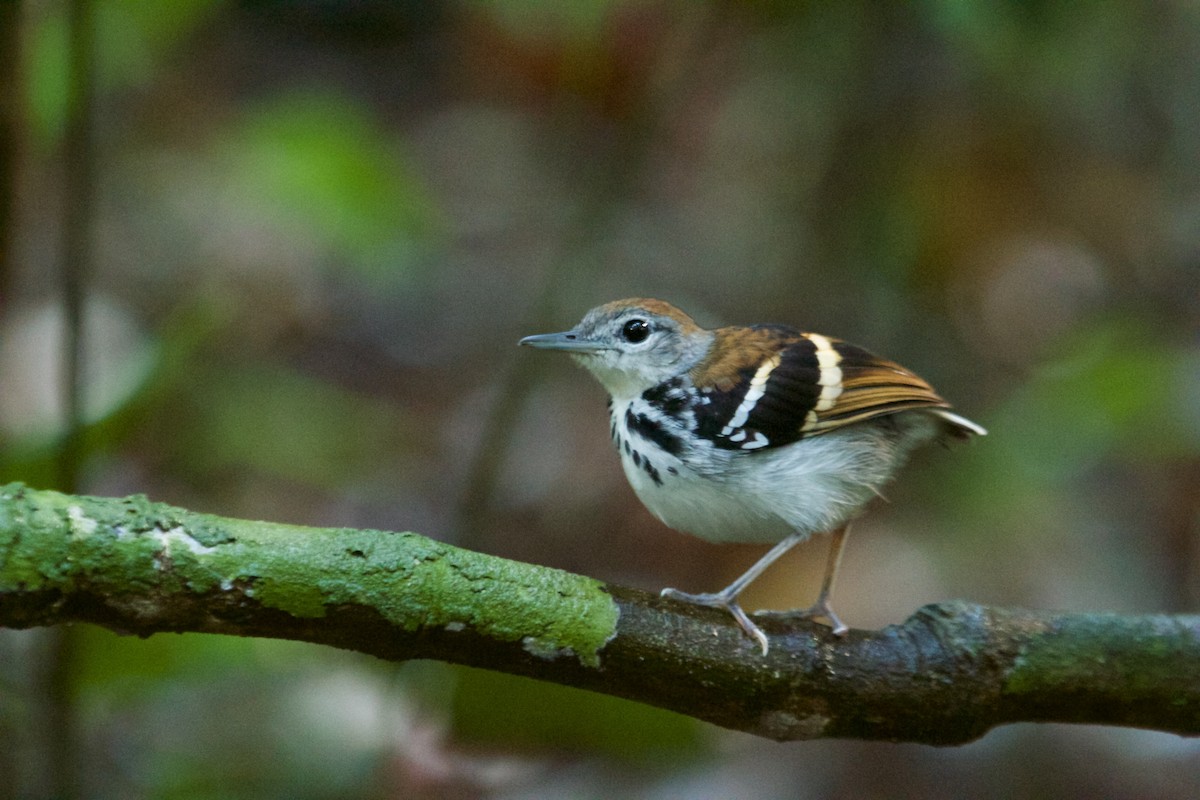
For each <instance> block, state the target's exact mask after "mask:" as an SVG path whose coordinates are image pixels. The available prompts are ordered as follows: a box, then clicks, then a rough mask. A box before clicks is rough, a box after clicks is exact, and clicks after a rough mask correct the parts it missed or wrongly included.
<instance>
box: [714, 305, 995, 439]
mask: <svg viewBox="0 0 1200 800" xmlns="http://www.w3.org/2000/svg"><path fill="white" fill-rule="evenodd" d="M718 333H719V334H720V335H719V336H718V338H717V343H716V344H715V345H714V347H713V350H712V352H710V353H709V355H708V357H707V358H706V359H705V360H704V361H703V362H702V363H700V364H699V365H698V366H697V367H696V368H695V369H694V370H692V373H691V378H692V382H693V383H694V384H695V386H696V388H697V389H698V390H699V391H700V395H699V402H698V404H697V406H696V409H695V413H696V418H697V432H698V433H699V434H700V435H701V436H705V437H707V438H709V439H711V440H712V441H713V442H714V443H715V444H716V445H717V446H718V447H723V448H728V449H744V450H756V449H762V448H769V447H779V446H781V445H785V444H790V443H791V442H795V441H797V440H799V439H801V438H803V437H805V436H816V435H819V434H823V433H828V432H829V431H833V430H837V429H838V428H841V427H843V426H846V425H852V424H854V423H856V422H862V421H864V420H868V419H873V418H875V417H880V416H883V415H885V414H892V413H895V412H897V411H904V410H907V409H914V408H929V409H946V408H949V407H950V404H949V403H947V402H946V401H945V400H943V399H942V398H941V396H939V395H938V393H937V392H935V391H934V389H933V387H932V386H930V385H929V384H928V383H927V382H926V381H924V380H923V379H922V378H920V377H918V376H917V375H915V374H913V373H912V372H910V371H909V370H907V369H905V368H904V367H902V366H900V365H899V364H896V363H895V362H892V361H888V360H886V359H883V358H880V357H878V356H876V355H874V354H872V353H870V352H868V351H867V350H864V349H862V348H861V347H857V346H855V345H852V344H849V343H847V342H843V341H840V340H838V339H833V338H830V337H827V336H821V335H819V334H812V333H800V332H798V331H795V330H793V329H791V328H787V327H784V326H774V325H762V326H753V327H746V328H725V329H722V330H721V331H719V332H718ZM947 421H948V422H949V423H950V424H951V426H953V425H954V421H953V420H949V419H948V420H947ZM972 424H973V423H972ZM976 427H978V426H976ZM981 431H982V429H979V430H978V431H974V432H981Z"/></svg>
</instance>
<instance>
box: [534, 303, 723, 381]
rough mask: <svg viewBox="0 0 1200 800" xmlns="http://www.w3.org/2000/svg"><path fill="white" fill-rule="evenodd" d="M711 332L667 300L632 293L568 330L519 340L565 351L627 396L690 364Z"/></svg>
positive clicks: (595, 310)
mask: <svg viewBox="0 0 1200 800" xmlns="http://www.w3.org/2000/svg"><path fill="white" fill-rule="evenodd" d="M713 335H714V334H713V332H712V331H708V330H705V329H704V328H701V327H700V326H699V325H697V324H696V323H695V321H694V320H693V319H692V318H691V317H689V316H688V315H687V314H685V313H683V312H682V311H680V310H679V309H677V308H675V306H673V305H671V304H670V303H665V302H663V301H662V300H653V299H647V298H633V299H629V300H616V301H614V302H612V303H605V304H604V305H602V306H597V307H596V308H593V309H592V310H591V311H589V312H587V314H585V315H584V317H583V319H582V320H580V322H579V324H578V325H576V326H575V327H574V328H572V329H571V330H569V331H564V332H562V333H542V334H537V335H535V336H526V337H525V338H524V339H522V340H521V341H520V344H523V345H526V346H528V347H537V348H541V349H544V350H562V351H565V352H567V353H569V354H570V355H571V356H572V357H573V358H574V359H575V360H576V361H578V362H579V363H580V364H582V365H583V366H584V367H586V368H587V369H588V371H589V372H591V373H592V374H593V375H595V376H596V379H597V380H599V381H600V383H601V384H602V385H603V386H604V388H605V389H607V390H608V393H609V394H610V395H612V396H613V397H615V398H627V397H634V396H636V395H639V394H641V393H642V392H643V391H645V390H646V389H649V388H651V387H652V386H657V385H658V384H660V383H662V382H663V381H666V380H670V379H671V378H673V377H675V376H677V375H681V374H683V373H685V372H687V371H688V370H690V369H691V368H692V367H694V366H695V365H696V364H697V363H699V362H700V361H701V359H703V358H704V355H705V353H706V352H707V351H708V348H709V347H710V346H711V345H712V341H713Z"/></svg>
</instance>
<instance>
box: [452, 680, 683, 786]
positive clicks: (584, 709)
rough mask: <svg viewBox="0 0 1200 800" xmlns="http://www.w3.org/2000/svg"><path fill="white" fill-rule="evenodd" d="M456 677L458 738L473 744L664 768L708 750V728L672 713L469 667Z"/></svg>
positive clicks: (455, 710) (455, 712)
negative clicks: (550, 750)
mask: <svg viewBox="0 0 1200 800" xmlns="http://www.w3.org/2000/svg"><path fill="white" fill-rule="evenodd" d="M458 677H459V680H458V683H457V685H456V689H457V691H456V692H455V694H454V723H455V732H456V734H457V735H458V736H461V737H463V738H465V739H468V740H475V741H486V742H491V743H494V744H503V745H505V746H508V747H512V746H517V747H520V746H525V747H550V748H555V749H563V750H578V751H586V752H602V753H607V754H609V755H612V756H616V757H619V758H622V759H626V760H630V761H636V762H643V763H648V764H653V765H655V766H659V767H662V768H664V769H671V768H676V767H678V763H676V762H677V760H679V759H683V760H688V759H691V758H695V757H699V756H700V755H701V753H702V750H703V743H702V736H701V731H702V727H703V726H702V725H701V724H700V723H698V722H696V720H694V719H691V718H689V717H684V716H681V715H679V714H673V713H671V712H669V711H662V710H660V709H656V708H651V707H649V706H645V705H642V704H640V703H634V702H632V701H629V700H622V699H620V698H616V697H611V696H608V695H601V694H595V693H593V692H586V691H583V690H581V689H572V688H570V687H566V686H557V685H554V684H549V683H543V682H541V681H535V680H531V679H529V678H521V677H517V676H514V675H503V674H501V673H498V672H488V671H486V670H479V669H469V668H466V667H463V668H461V669H460V670H459V675H458ZM672 756H674V757H675V759H676V761H668V760H667V759H668V758H670V757H672Z"/></svg>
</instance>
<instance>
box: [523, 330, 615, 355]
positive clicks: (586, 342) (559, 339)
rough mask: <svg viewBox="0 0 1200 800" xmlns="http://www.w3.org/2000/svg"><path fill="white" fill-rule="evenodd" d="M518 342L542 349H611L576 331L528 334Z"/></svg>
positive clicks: (594, 350)
mask: <svg viewBox="0 0 1200 800" xmlns="http://www.w3.org/2000/svg"><path fill="white" fill-rule="evenodd" d="M517 344H521V345H525V346H526V347H536V348H538V349H540V350H567V351H569V352H572V353H595V352H598V351H600V350H607V349H609V348H608V347H606V346H605V345H603V344H601V343H600V342H596V341H593V340H591V339H585V338H583V337H582V336H580V335H579V334H578V333H575V332H574V331H565V332H563V333H538V334H535V335H533V336H526V337H525V338H524V339H522V340H521V341H519V342H517Z"/></svg>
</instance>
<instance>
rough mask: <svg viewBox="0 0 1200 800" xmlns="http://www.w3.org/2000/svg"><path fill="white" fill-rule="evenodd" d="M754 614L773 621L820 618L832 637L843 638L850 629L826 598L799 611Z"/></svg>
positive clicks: (757, 612)
mask: <svg viewBox="0 0 1200 800" xmlns="http://www.w3.org/2000/svg"><path fill="white" fill-rule="evenodd" d="M754 613H755V614H758V615H760V616H764V617H771V618H773V619H783V620H797V619H815V618H817V617H821V618H822V619H827V620H829V622H830V626H829V627H831V628H832V629H833V635H834V636H845V635H846V631H848V630H850V628H849V627H848V626H847V625H846V623H844V622H842V618H841V617H839V616H838V615H837V614H836V613H834V610H833V606H832V605H830V604H829V599H828V598H821V599H819V600H817V602H815V603H813V604H812V605H811V606H809V607H808V608H805V609H801V610H793V611H756V612H754Z"/></svg>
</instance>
